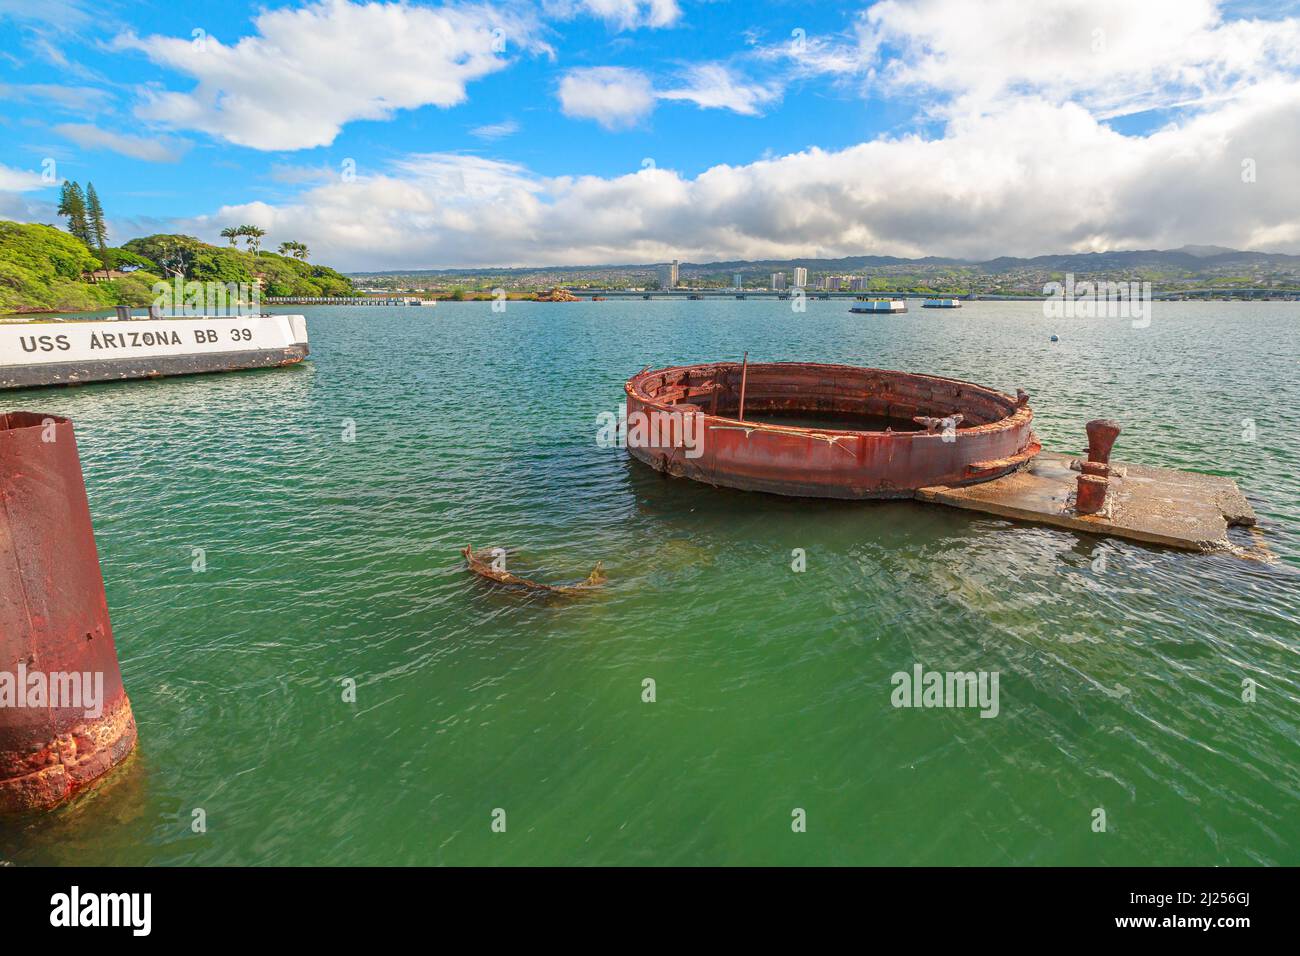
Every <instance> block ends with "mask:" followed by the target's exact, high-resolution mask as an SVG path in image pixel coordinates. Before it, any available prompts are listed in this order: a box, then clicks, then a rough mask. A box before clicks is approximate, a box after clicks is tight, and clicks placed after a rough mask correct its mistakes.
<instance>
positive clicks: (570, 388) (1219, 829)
mask: <svg viewBox="0 0 1300 956" xmlns="http://www.w3.org/2000/svg"><path fill="white" fill-rule="evenodd" d="M807 305H808V308H807V312H806V313H803V314H798V313H794V312H792V311H791V309H790V305H789V303H787V302H764V301H744V302H741V301H728V300H722V301H700V302H689V301H687V302H666V301H665V302H644V301H640V300H630V301H613V300H611V301H607V302H596V303H591V302H583V303H579V304H569V305H546V304H535V303H516V302H512V303H510V304H509V306H508V308H507V311H506V312H505V313H504V314H497V313H493V312H492V311H491V309H490V307H489V305H488V304H487V303H444V304H440V305H439V306H438V307H437V308H434V309H408V308H391V309H389V308H342V307H327V308H315V309H310V308H309V309H306V310H303V311H305V312H306V313H307V315H308V319H309V324H310V331H311V336H312V356H311V359H310V361H309V362H308V363H304V364H303V365H301V366H298V367H296V368H291V369H284V370H269V371H257V372H246V373H235V374H227V375H211V376H201V377H193V378H180V379H166V380H158V381H142V382H130V383H116V384H108V385H93V386H86V387H81V388H77V389H71V390H68V389H61V390H41V391H27V392H17V393H6V394H4V395H3V406H4V408H5V409H18V408H21V409H30V410H35V411H43V412H51V413H57V414H63V415H68V416H70V417H71V418H72V419H73V420H74V422H75V425H76V432H77V439H78V442H79V444H80V450H81V457H82V464H83V468H84V471H85V476H86V484H87V488H88V493H89V497H90V505H91V511H92V514H93V516H94V523H95V530H96V534H97V537H98V544H99V551H100V557H101V562H102V564H103V569H104V577H105V580H106V585H107V590H108V600H109V606H110V608H111V611H112V618H113V625H114V631H115V635H116V641H117V647H118V652H119V656H120V659H121V664H122V671H123V677H124V680H125V683H126V686H127V689H128V692H129V694H130V697H131V700H132V703H133V706H134V709H135V714H136V718H137V720H138V723H139V731H140V744H139V749H138V752H137V754H136V755H135V756H134V757H132V758H131V759H130V760H129V761H128V762H127V763H126V764H124V765H123V767H121V768H120V769H119V770H118V771H117V772H115V773H114V774H113V775H112V777H111V778H110V779H109V780H108V781H107V782H106V783H105V785H103V786H102V787H101V788H99V789H98V790H97V791H96V792H94V793H92V794H91V795H89V796H88V797H86V798H84V799H81V800H79V801H77V802H76V803H74V804H73V805H72V806H70V807H66V808H64V809H61V810H59V811H57V812H55V813H52V814H49V815H47V816H44V817H41V818H36V819H26V820H22V821H17V822H12V821H11V822H10V823H7V824H4V825H3V829H0V861H6V862H10V863H14V864H17V865H28V864H81V865H86V864H89V865H97V864H218V865H221V864H285V865H297V864H904V865H909V864H990V865H999V864H1079V865H1124V864H1135V865H1157V864H1161V865H1163V864H1190V865H1241V864H1247V865H1249V864H1291V865H1296V864H1300V513H1298V512H1300V508H1298V502H1300V436H1298V435H1297V429H1296V413H1297V409H1300V385H1298V384H1297V383H1298V377H1297V371H1298V370H1300V337H1298V335H1297V333H1298V332H1300V304H1296V303H1259V304H1248V303H1158V304H1157V305H1156V312H1155V317H1154V321H1153V322H1152V323H1151V325H1150V326H1149V327H1148V328H1143V329H1135V328H1133V327H1132V325H1131V323H1130V322H1129V321H1128V320H1126V319H1058V320H1051V319H1047V318H1044V317H1043V315H1042V311H1041V308H1040V307H1039V306H1038V305H1034V304H1026V303H996V302H987V303H969V304H967V306H966V308H964V309H962V310H960V311H952V312H948V311H938V310H925V311H922V310H920V309H916V308H914V309H913V311H911V312H909V313H908V314H906V315H891V316H856V315H850V314H849V313H848V311H847V309H848V305H849V303H847V302H844V301H833V302H823V301H810V302H808V304H807ZM283 311H290V310H283ZM1052 334H1057V335H1059V337H1060V341H1059V342H1056V343H1052V342H1051V341H1050V336H1051V335H1052ZM744 350H748V351H749V354H750V359H751V360H752V361H781V360H806V361H832V362H846V363H854V364H864V365H873V366H879V367H884V368H896V369H907V370H913V371H922V372H930V373H935V374H940V375H948V376H954V377H958V378H963V379H968V380H971V381H975V382H979V383H982V384H985V385H990V386H994V387H997V388H1000V389H1003V390H1005V391H1014V390H1015V389H1016V388H1017V387H1020V388H1024V389H1026V390H1027V391H1029V392H1030V394H1031V395H1032V405H1033V407H1034V409H1035V413H1036V416H1037V419H1036V428H1037V431H1038V433H1039V436H1040V437H1041V439H1042V440H1043V444H1044V446H1045V447H1047V448H1049V449H1055V450H1061V451H1074V452H1077V451H1079V450H1080V449H1081V448H1082V447H1083V444H1084V434H1083V424H1084V422H1085V421H1087V420H1089V419H1091V418H1095V417H1099V416H1103V415H1104V416H1107V417H1111V418H1114V419H1116V420H1118V421H1119V422H1120V423H1121V424H1122V425H1123V427H1124V433H1123V435H1122V436H1121V437H1120V440H1119V444H1118V445H1117V449H1116V457H1117V458H1119V459H1120V460H1132V461H1140V462H1143V463H1146V464H1154V465H1165V466H1172V467H1178V468H1189V469H1194V470H1201V471H1206V472H1211V473H1214V474H1222V475H1230V476H1232V477H1233V478H1235V479H1236V480H1237V481H1238V482H1239V483H1240V484H1241V486H1242V488H1243V489H1244V490H1245V491H1246V492H1247V494H1248V496H1249V498H1250V500H1251V502H1252V504H1253V505H1254V507H1255V509H1256V511H1257V512H1258V514H1259V517H1260V521H1261V534H1260V536H1259V539H1258V540H1260V541H1262V542H1264V543H1266V544H1267V545H1268V547H1269V548H1270V549H1271V550H1272V551H1273V553H1274V554H1275V555H1276V558H1277V559H1276V561H1274V562H1273V563H1259V562H1251V561H1245V560H1241V559H1239V558H1236V557H1232V556H1229V555H1212V556H1196V555H1189V554H1183V553H1176V552H1171V551H1163V550H1158V549H1154V548H1147V547H1143V546H1139V545H1135V544H1126V543H1122V542H1117V541H1109V540H1104V539H1099V538H1089V537H1083V536H1078V535H1075V534H1072V533H1067V532H1062V531H1056V530H1049V529H1044V528H1035V527H1028V526H1016V525H1014V524H1012V523H1010V522H1007V521H1004V520H999V519H995V518H992V517H982V516H978V515H974V514H970V513H964V512H960V511H954V510H949V509H945V508H941V507H937V506H923V505H918V504H915V503H910V502H880V503H856V504H854V503H836V502H822V501H801V500H787V499H781V498H776V497H769V496H763V495H757V494H747V493H742V492H735V491H729V490H720V489H713V488H709V487H706V486H703V485H697V484H694V483H691V482H687V481H683V480H675V479H667V478H664V477H661V476H660V475H658V474H656V473H654V472H652V471H650V470H648V469H647V468H645V467H644V466H641V465H639V464H637V463H635V462H631V461H629V459H628V458H627V456H626V454H625V453H624V452H622V451H619V450H618V449H610V448H602V447H598V445H597V443H596V431H597V424H596V418H597V415H598V414H599V413H600V412H602V411H611V412H612V411H614V410H616V409H617V407H618V406H619V404H620V403H621V401H622V397H623V393H622V385H623V382H624V381H625V380H626V378H627V377H628V376H629V375H631V374H633V373H635V372H636V371H638V370H639V369H641V368H642V367H643V366H645V365H667V364H675V363H682V362H690V361H706V360H717V359H739V357H740V355H741V353H742V351H744ZM350 423H354V424H355V440H353V441H346V440H344V438H345V435H346V434H348V433H349V431H350ZM1252 426H1253V428H1252ZM467 544H472V545H474V546H475V547H491V546H504V547H507V548H509V549H510V550H511V555H512V556H511V559H510V560H511V562H512V564H511V568H512V570H518V571H520V572H521V573H526V574H528V575H529V576H531V577H536V578H539V579H541V580H545V581H564V582H571V581H576V580H579V579H581V578H583V577H585V576H586V575H587V573H588V572H589V571H590V570H591V567H592V565H593V564H594V563H595V562H596V561H598V560H599V561H603V562H604V565H605V568H606V570H607V571H608V574H609V582H608V585H607V586H606V587H605V588H603V589H602V590H601V591H599V592H597V593H593V594H590V595H587V596H584V597H583V598H581V599H577V600H559V599H554V598H552V599H549V600H548V599H539V598H536V597H530V596H526V595H520V594H518V593H512V592H509V591H506V590H503V589H500V588H499V587H497V586H494V585H491V584H488V583H487V582H484V581H482V580H480V579H477V578H475V577H473V576H472V575H470V574H468V573H467V572H466V570H465V567H464V563H463V561H462V559H461V556H460V553H459V552H460V549H461V548H462V547H463V546H465V545H467ZM195 549H203V553H204V555H205V557H206V570H204V571H202V572H196V571H195V570H193V562H194V561H195V553H196V552H195ZM794 549H803V550H804V552H805V553H806V560H807V569H806V570H805V571H804V572H802V573H797V572H795V571H793V570H792V568H791V562H792V552H793V551H794ZM915 664H920V665H922V666H923V667H924V668H925V669H927V670H940V671H948V670H962V671H989V672H993V671H996V672H998V673H999V675H1000V684H999V686H1000V704H999V712H998V715H997V716H996V717H995V718H992V719H982V718H981V717H980V716H979V713H978V712H977V711H976V710H974V709H964V710H960V709H898V708H895V707H893V706H892V705H891V700H890V699H891V692H892V690H893V686H892V683H891V676H892V675H893V674H894V673H895V672H898V671H911V669H912V667H913V665H915ZM647 678H650V679H653V681H654V682H655V685H654V687H655V700H654V701H653V702H644V701H643V699H642V698H643V686H644V685H643V681H645V680H646V679H647ZM345 679H352V680H355V681H356V687H357V690H356V702H355V703H348V702H345V701H344V700H343V685H342V682H343V681H344V680H345ZM1247 679H1249V680H1252V681H1254V682H1256V683H1257V685H1258V690H1257V699H1256V700H1255V701H1254V702H1246V701H1243V699H1242V697H1243V681H1244V680H1247ZM498 808H499V809H501V810H504V812H505V820H506V830H505V832H504V833H500V832H494V831H493V828H492V823H493V812H494V810H497V809H498ZM796 808H798V809H802V810H803V811H805V813H806V820H807V825H806V832H801V833H800V832H794V830H793V829H792V819H793V818H792V813H793V812H794V811H795V810H796ZM1097 808H1101V809H1103V810H1104V812H1105V817H1106V831H1105V832H1101V833H1099V832H1094V828H1093V827H1094V820H1095V819H1096V814H1095V811H1096V809H1097ZM198 809H201V810H202V811H203V812H204V815H205V818H206V832H204V833H196V832H194V829H193V827H192V825H191V824H192V821H193V819H194V814H195V811H196V810H198Z"/></svg>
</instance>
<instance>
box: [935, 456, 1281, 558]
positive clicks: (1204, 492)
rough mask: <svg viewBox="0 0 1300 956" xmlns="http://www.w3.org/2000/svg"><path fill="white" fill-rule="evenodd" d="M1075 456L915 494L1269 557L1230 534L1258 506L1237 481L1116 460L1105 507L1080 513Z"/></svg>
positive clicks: (1247, 522) (1151, 540)
mask: <svg viewBox="0 0 1300 956" xmlns="http://www.w3.org/2000/svg"><path fill="white" fill-rule="evenodd" d="M1077 457H1078V456H1070V455H1061V454H1057V453H1054V452H1043V453H1041V454H1039V455H1038V456H1037V457H1036V458H1034V459H1033V460H1032V461H1030V462H1029V463H1028V464H1027V465H1026V466H1025V467H1024V468H1022V469H1021V470H1019V471H1016V472H1012V473H1011V474H1009V475H1005V476H1003V477H1002V478H998V479H995V480H993V481H989V482H985V483H983V484H979V485H969V486H966V487H962V488H952V487H947V486H942V485H940V486H935V487H930V488H921V489H920V490H918V491H917V493H916V499H917V500H918V501H932V502H935V503H936V504H944V505H951V506H952V507H955V508H965V509H967V510H969V511H980V512H984V513H986V514H992V515H1000V516H1001V517H1004V518H1015V519H1019V520H1021V521H1032V522H1037V523H1039V524H1048V525H1055V526H1056V527H1059V528H1069V529H1070V530H1072V531H1084V532H1087V533H1089V534H1099V535H1108V536H1111V537H1116V538H1128V539H1131V540H1133V541H1143V542H1146V543H1148V544H1158V545H1164V546H1165V547H1170V548H1181V549H1184V550H1188V551H1201V552H1207V551H1229V552H1233V553H1237V554H1239V555H1240V556H1242V557H1249V558H1263V559H1267V556H1268V552H1267V549H1266V548H1264V549H1262V553H1253V552H1255V551H1256V550H1257V548H1241V547H1238V546H1236V545H1234V544H1232V543H1231V542H1229V540H1228V528H1229V527H1230V526H1233V525H1243V526H1247V527H1250V526H1253V525H1254V524H1255V512H1254V509H1252V508H1251V507H1250V503H1249V502H1247V501H1246V498H1245V496H1244V495H1243V494H1242V493H1241V490H1240V489H1239V488H1238V487H1237V483H1236V482H1235V481H1233V480H1232V479H1230V478H1220V477H1216V476H1213V475H1199V474H1195V473H1193V472H1187V471H1175V470H1173V469H1170V468H1152V467H1150V466H1147V465H1125V464H1123V463H1114V465H1113V468H1114V475H1112V477H1111V479H1110V492H1109V494H1108V495H1107V498H1106V509H1105V511H1104V512H1103V513H1102V514H1097V515H1080V514H1076V513H1075V510H1074V494H1075V488H1076V480H1077V479H1078V477H1079V472H1078V471H1076V470H1074V469H1072V468H1070V462H1071V461H1074V460H1076V459H1077ZM1116 476H1118V477H1116Z"/></svg>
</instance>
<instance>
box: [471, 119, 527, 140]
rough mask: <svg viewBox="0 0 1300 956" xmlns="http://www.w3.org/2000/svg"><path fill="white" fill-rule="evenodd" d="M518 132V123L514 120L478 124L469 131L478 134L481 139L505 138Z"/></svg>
mask: <svg viewBox="0 0 1300 956" xmlns="http://www.w3.org/2000/svg"><path fill="white" fill-rule="evenodd" d="M517 132H519V124H518V123H516V122H515V121H514V120H503V121H502V122H500V123H488V124H486V125H484V126H476V127H474V128H473V129H472V130H470V131H469V134H470V135H471V136H477V137H478V138H479V139H503V138H505V137H506V136H513V135H514V134H515V133H517Z"/></svg>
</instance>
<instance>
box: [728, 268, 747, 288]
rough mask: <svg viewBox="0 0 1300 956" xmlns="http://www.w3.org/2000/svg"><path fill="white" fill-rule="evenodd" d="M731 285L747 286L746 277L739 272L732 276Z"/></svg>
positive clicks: (737, 286) (736, 286)
mask: <svg viewBox="0 0 1300 956" xmlns="http://www.w3.org/2000/svg"><path fill="white" fill-rule="evenodd" d="M731 287H732V288H733V289H743V288H744V287H745V277H744V276H742V275H741V274H740V273H739V272H737V273H736V274H735V275H733V276H732V277H731Z"/></svg>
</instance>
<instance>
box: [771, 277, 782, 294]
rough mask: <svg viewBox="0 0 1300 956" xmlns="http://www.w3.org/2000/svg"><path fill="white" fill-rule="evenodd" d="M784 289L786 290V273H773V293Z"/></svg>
mask: <svg viewBox="0 0 1300 956" xmlns="http://www.w3.org/2000/svg"><path fill="white" fill-rule="evenodd" d="M784 288H785V273H784V272H773V273H772V291H774V292H775V291H776V290H778V289H784Z"/></svg>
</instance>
